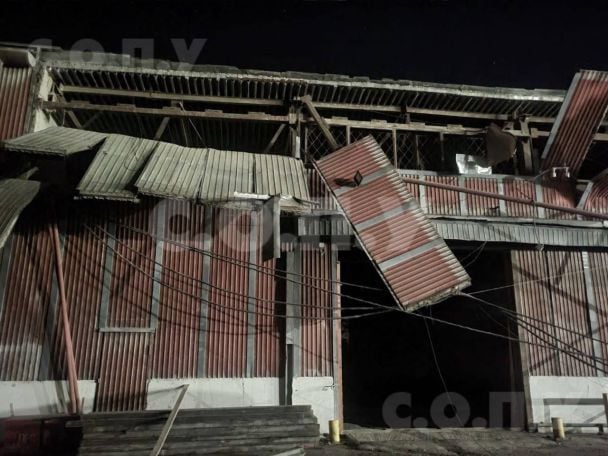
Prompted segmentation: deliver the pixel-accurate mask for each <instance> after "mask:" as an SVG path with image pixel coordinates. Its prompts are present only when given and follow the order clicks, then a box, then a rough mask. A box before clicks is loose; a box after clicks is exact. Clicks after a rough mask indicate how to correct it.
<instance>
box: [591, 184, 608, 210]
mask: <svg viewBox="0 0 608 456" xmlns="http://www.w3.org/2000/svg"><path fill="white" fill-rule="evenodd" d="M585 209H587V210H588V211H593V212H599V213H602V214H606V213H608V177H604V178H603V179H600V180H598V181H597V182H594V183H593V188H592V189H591V193H590V194H589V197H588V198H587V201H585Z"/></svg>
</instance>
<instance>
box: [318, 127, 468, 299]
mask: <svg viewBox="0 0 608 456" xmlns="http://www.w3.org/2000/svg"><path fill="white" fill-rule="evenodd" d="M315 166H316V168H317V169H318V170H319V172H320V173H321V175H322V176H323V178H324V181H325V182H326V184H327V185H328V186H329V188H330V189H332V192H333V193H334V196H336V199H337V201H338V203H339V204H340V206H341V208H342V210H343V212H344V214H345V215H346V217H347V218H348V220H349V222H350V223H351V224H352V226H353V229H354V230H355V232H356V233H357V236H358V237H359V239H360V240H361V243H362V245H363V247H364V249H365V250H366V252H367V253H368V255H369V256H370V257H371V258H372V259H373V261H374V265H375V266H376V269H377V270H378V271H379V273H380V274H381V275H382V276H383V277H384V279H385V281H386V282H387V285H388V286H389V288H390V289H391V290H392V292H393V294H394V296H395V298H396V299H397V301H398V302H399V303H400V304H401V306H403V308H405V309H408V310H414V309H416V308H418V307H420V306H422V305H428V304H432V303H434V302H436V301H437V300H439V299H441V298H443V297H445V296H448V295H450V294H453V293H454V292H456V291H457V290H459V289H462V288H464V287H466V286H468V285H469V284H470V279H469V277H468V275H467V273H466V271H465V270H464V269H463V268H462V266H461V265H460V263H458V260H456V258H455V257H454V255H453V254H452V252H451V251H450V250H449V249H448V247H447V245H446V244H445V242H444V241H443V239H441V238H440V237H439V235H438V234H437V232H436V230H435V229H434V228H433V226H432V224H431V222H430V221H429V220H428V219H427V218H426V217H425V216H424V215H423V213H422V211H421V209H420V207H419V206H418V204H416V203H415V200H414V198H413V197H412V195H411V194H410V193H409V192H408V191H407V188H406V187H405V185H404V183H403V181H402V180H401V177H400V176H399V174H398V173H397V172H396V170H395V169H394V168H393V167H392V166H391V164H390V162H389V161H388V159H387V158H386V155H385V154H384V152H383V151H382V149H381V148H380V146H379V145H378V143H377V142H376V141H375V140H374V139H373V138H372V137H367V138H364V139H362V140H360V141H357V142H355V143H352V144H350V145H349V146H346V147H344V148H342V149H340V150H338V151H337V152H333V153H332V154H330V155H328V156H326V157H324V158H323V159H321V160H319V161H317V162H316V164H315ZM357 172H359V173H360V174H361V175H362V176H363V180H362V181H361V183H360V185H359V186H356V187H352V184H351V182H352V180H353V178H354V177H355V174H356V173H357ZM396 220H398V222H394V221H396ZM393 222H394V223H393ZM393 225H395V226H399V227H400V228H399V229H403V231H402V232H400V233H399V234H398V235H395V234H394V232H393V229H394V228H393ZM429 277H432V278H433V280H432V284H433V285H432V286H429V282H430V279H429Z"/></svg>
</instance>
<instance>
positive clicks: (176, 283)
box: [152, 200, 207, 378]
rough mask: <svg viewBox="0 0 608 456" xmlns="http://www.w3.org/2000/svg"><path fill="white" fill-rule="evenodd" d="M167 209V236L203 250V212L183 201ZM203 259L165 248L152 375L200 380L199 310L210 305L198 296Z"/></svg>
mask: <svg viewBox="0 0 608 456" xmlns="http://www.w3.org/2000/svg"><path fill="white" fill-rule="evenodd" d="M166 205H167V212H166V220H165V223H166V235H165V236H166V238H167V239H170V240H172V241H176V242H179V243H181V244H186V245H187V246H189V247H192V248H195V249H202V248H203V233H202V227H203V224H204V211H205V209H204V208H203V207H202V206H197V205H191V204H189V203H187V202H184V201H170V200H167V201H166ZM203 259H204V254H203V253H200V252H197V251H194V250H190V249H188V248H184V247H181V246H179V245H176V244H171V243H165V244H164V253H163V266H164V269H163V274H162V282H163V286H162V288H161V294H160V309H159V316H158V329H157V331H156V334H155V339H154V344H155V345H154V364H153V368H152V375H153V376H154V377H160V378H172V377H177V378H182V377H196V368H197V361H198V346H199V324H200V312H201V306H206V305H207V304H206V303H201V300H200V299H196V298H195V297H196V296H201V292H202V279H203ZM173 271H174V272H173ZM190 278H191V279H190ZM178 290H183V291H185V292H186V293H187V294H184V293H182V292H180V291H178Z"/></svg>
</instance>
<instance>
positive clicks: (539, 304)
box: [511, 250, 595, 376]
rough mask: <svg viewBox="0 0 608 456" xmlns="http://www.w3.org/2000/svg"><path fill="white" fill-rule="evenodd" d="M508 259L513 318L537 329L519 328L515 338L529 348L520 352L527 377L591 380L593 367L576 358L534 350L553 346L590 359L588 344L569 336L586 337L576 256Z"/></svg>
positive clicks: (519, 254)
mask: <svg viewBox="0 0 608 456" xmlns="http://www.w3.org/2000/svg"><path fill="white" fill-rule="evenodd" d="M511 259H512V263H513V282H514V283H515V286H514V290H515V299H516V303H517V308H518V312H520V313H521V314H523V315H524V316H527V317H534V318H536V319H538V320H537V321H530V323H531V324H532V325H534V326H535V327H536V328H532V327H529V328H528V329H529V331H527V330H525V329H523V328H521V327H520V328H519V337H520V338H521V339H523V340H525V341H528V342H530V343H531V344H534V345H527V344H526V345H525V346H523V348H522V350H524V351H525V353H527V356H528V368H529V375H565V376H593V375H595V370H594V369H593V367H592V366H589V365H587V364H586V363H584V362H581V361H580V360H577V359H576V358H575V357H573V356H570V355H568V354H566V353H563V352H562V351H557V350H555V349H553V348H545V347H540V346H538V345H544V346H547V345H550V344H553V345H557V346H558V347H560V348H562V349H564V350H570V351H573V350H578V351H581V352H582V353H584V354H585V355H588V356H592V355H593V349H592V346H591V340H590V339H589V338H583V337H581V336H578V335H575V334H573V333H572V332H570V331H575V332H579V333H583V334H590V329H589V325H588V314H587V298H586V294H585V286H584V276H583V263H582V257H581V253H580V252H573V251H546V252H539V251H535V250H514V251H512V254H511ZM557 326H559V327H561V328H564V329H561V328H557ZM537 328H538V329H537ZM531 332H532V333H531ZM547 334H550V335H551V336H552V337H553V338H552V337H551V336H549V335H547ZM554 338H556V339H557V340H556V339H554ZM578 358H580V359H583V360H584V361H586V362H588V363H591V362H592V361H591V359H590V358H586V357H584V356H578Z"/></svg>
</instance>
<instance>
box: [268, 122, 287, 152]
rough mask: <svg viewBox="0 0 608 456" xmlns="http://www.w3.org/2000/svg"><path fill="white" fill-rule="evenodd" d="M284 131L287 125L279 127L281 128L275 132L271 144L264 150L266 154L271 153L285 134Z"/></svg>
mask: <svg viewBox="0 0 608 456" xmlns="http://www.w3.org/2000/svg"><path fill="white" fill-rule="evenodd" d="M284 129H285V124H281V125H279V128H277V131H275V133H274V135H272V138H271V139H270V142H269V143H268V145H267V146H266V147H265V148H264V153H265V154H269V153H270V149H272V146H274V145H275V143H276V142H277V140H278V139H279V136H281V133H283V130H284Z"/></svg>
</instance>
